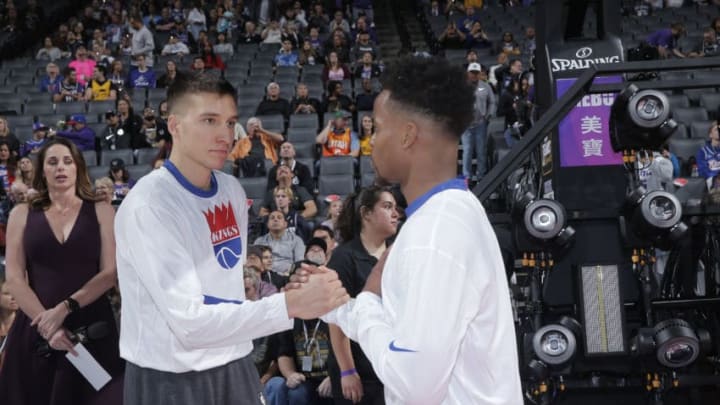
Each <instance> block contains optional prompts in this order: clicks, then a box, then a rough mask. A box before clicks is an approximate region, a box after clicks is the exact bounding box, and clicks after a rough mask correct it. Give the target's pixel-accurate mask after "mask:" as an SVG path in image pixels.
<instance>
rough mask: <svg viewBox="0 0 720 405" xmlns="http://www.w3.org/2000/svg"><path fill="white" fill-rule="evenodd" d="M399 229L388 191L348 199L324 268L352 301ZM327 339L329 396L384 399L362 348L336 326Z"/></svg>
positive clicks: (364, 192)
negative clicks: (338, 239)
mask: <svg viewBox="0 0 720 405" xmlns="http://www.w3.org/2000/svg"><path fill="white" fill-rule="evenodd" d="M397 227H398V211H397V209H396V203H395V198H394V197H393V194H392V193H391V192H390V189H389V188H383V187H378V186H371V187H369V188H366V189H363V190H362V191H361V192H360V193H359V194H358V195H350V196H348V198H347V200H346V203H345V206H344V207H343V209H342V211H341V214H340V217H339V218H338V228H337V230H338V231H339V232H340V234H341V237H342V239H343V243H342V244H341V245H340V246H338V247H337V248H336V249H335V251H334V253H333V255H332V258H331V259H330V262H329V263H328V267H329V268H331V269H333V270H335V271H337V273H338V277H339V278H340V281H341V282H342V283H343V286H344V287H345V289H346V290H347V292H348V294H350V296H351V297H356V296H357V295H358V294H360V292H362V290H363V288H364V287H365V281H366V280H367V277H368V275H369V274H370V271H371V270H372V268H373V266H375V264H376V263H377V262H378V260H379V259H380V257H381V256H382V254H383V253H384V252H385V250H386V249H388V244H387V242H386V241H387V240H388V239H389V238H391V237H392V236H393V235H395V233H396V232H397ZM330 340H331V342H332V353H333V355H332V356H331V357H330V360H329V364H328V370H329V371H330V379H331V381H332V385H333V397H334V398H335V399H336V400H343V399H344V400H347V401H352V402H353V403H357V402H360V401H361V400H362V401H364V403H370V404H372V403H377V402H378V401H382V398H383V392H384V391H383V385H382V383H381V382H380V380H379V379H378V377H377V375H375V372H374V371H373V368H372V365H371V364H370V361H369V360H368V359H367V357H366V356H365V355H364V354H363V352H362V349H361V348H360V346H359V345H358V344H357V343H354V342H350V339H349V338H348V337H347V336H346V335H345V334H344V333H343V331H342V330H341V329H340V328H339V327H338V326H336V325H330ZM347 370H350V372H348V371H347ZM341 371H342V373H341Z"/></svg>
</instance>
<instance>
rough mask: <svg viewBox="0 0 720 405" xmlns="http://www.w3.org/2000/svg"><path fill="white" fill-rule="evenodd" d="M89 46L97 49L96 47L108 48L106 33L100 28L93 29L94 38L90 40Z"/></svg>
mask: <svg viewBox="0 0 720 405" xmlns="http://www.w3.org/2000/svg"><path fill="white" fill-rule="evenodd" d="M87 47H88V49H95V48H96V47H100V48H107V47H108V42H107V40H106V39H105V33H104V32H103V31H102V30H101V29H99V28H97V29H95V30H93V36H92V39H90V41H88V45H87Z"/></svg>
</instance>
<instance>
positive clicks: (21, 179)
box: [15, 156, 35, 187]
mask: <svg viewBox="0 0 720 405" xmlns="http://www.w3.org/2000/svg"><path fill="white" fill-rule="evenodd" d="M34 172H35V170H34V167H33V161H32V159H31V158H30V157H29V156H23V157H21V158H20V160H18V163H17V169H16V170H15V182H16V183H22V184H24V185H26V186H28V187H32V184H33V176H34V174H35V173H34Z"/></svg>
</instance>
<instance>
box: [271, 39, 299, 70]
mask: <svg viewBox="0 0 720 405" xmlns="http://www.w3.org/2000/svg"><path fill="white" fill-rule="evenodd" d="M273 63H274V64H275V66H278V67H283V66H284V67H288V66H297V65H298V54H297V52H295V51H294V50H293V44H292V41H290V40H289V39H283V42H282V46H281V47H280V50H279V51H278V53H277V55H275V59H273Z"/></svg>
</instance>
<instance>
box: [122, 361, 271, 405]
mask: <svg viewBox="0 0 720 405" xmlns="http://www.w3.org/2000/svg"><path fill="white" fill-rule="evenodd" d="M262 392H263V390H262V386H261V385H260V378H259V377H258V373H257V369H256V368H255V364H254V363H253V360H252V356H245V357H244V358H242V359H239V360H235V361H233V362H230V363H228V364H226V365H224V366H220V367H215V368H211V369H209V370H204V371H189V372H186V373H168V372H164V371H157V370H153V369H149V368H142V367H138V366H136V365H135V364H132V363H130V362H128V363H127V366H126V367H125V390H124V399H125V405H165V404H167V405H199V404H203V405H231V404H232V405H264V404H265V397H263V394H262Z"/></svg>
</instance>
